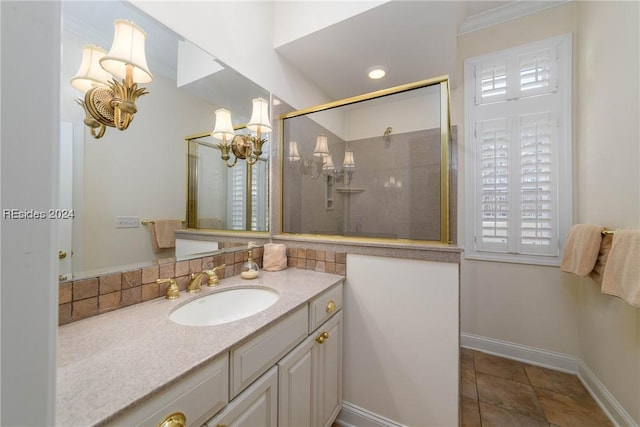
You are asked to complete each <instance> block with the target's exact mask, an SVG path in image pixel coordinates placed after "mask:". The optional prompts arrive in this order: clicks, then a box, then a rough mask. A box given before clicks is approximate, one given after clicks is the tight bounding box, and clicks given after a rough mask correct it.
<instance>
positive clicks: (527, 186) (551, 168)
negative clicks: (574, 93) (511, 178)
mask: <svg viewBox="0 0 640 427" xmlns="http://www.w3.org/2000/svg"><path fill="white" fill-rule="evenodd" d="M519 139H520V168H519V171H520V203H519V205H520V238H519V242H518V245H519V247H518V248H517V252H519V253H526V254H537V255H552V254H554V253H555V251H556V249H557V237H556V236H557V234H558V233H557V221H556V218H557V206H556V198H557V195H556V191H557V174H556V171H557V161H556V158H557V156H556V153H555V147H557V119H556V116H555V114H553V113H542V114H533V115H528V116H522V117H520V120H519Z"/></svg>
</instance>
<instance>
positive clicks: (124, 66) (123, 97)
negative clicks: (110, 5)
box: [71, 19, 153, 139]
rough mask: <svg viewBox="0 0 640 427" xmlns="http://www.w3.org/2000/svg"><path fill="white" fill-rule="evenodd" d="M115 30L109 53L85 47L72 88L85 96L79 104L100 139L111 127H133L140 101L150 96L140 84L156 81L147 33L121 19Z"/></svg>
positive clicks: (86, 122) (79, 100)
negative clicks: (132, 122) (147, 56)
mask: <svg viewBox="0 0 640 427" xmlns="http://www.w3.org/2000/svg"><path fill="white" fill-rule="evenodd" d="M114 27H115V32H114V37H113V43H112V45H111V49H110V50H109V51H108V52H106V51H105V50H104V49H102V48H100V47H98V46H94V45H86V46H84V47H83V51H82V63H81V64H80V69H79V70H78V72H77V73H76V75H75V76H74V77H73V78H72V79H71V85H72V86H73V87H75V88H76V89H78V90H80V91H81V92H83V93H84V100H82V99H78V100H76V101H77V102H78V103H79V104H80V105H82V107H83V108H84V111H85V114H86V117H85V119H84V123H85V125H87V126H88V127H89V128H90V130H91V136H93V137H94V138H96V139H98V138H102V136H104V133H105V131H106V127H107V126H109V127H114V128H116V129H118V130H125V129H127V128H128V127H129V124H130V123H131V121H132V120H133V116H134V114H135V113H136V112H137V111H138V109H137V107H136V100H137V99H138V98H139V97H140V96H142V95H145V94H147V93H149V92H147V90H146V88H144V87H140V88H138V84H140V83H150V82H151V81H152V80H153V76H152V75H151V72H150V71H149V67H148V66H147V59H146V55H145V47H144V44H145V39H146V33H145V32H144V30H143V29H142V28H140V27H139V26H137V25H136V24H134V23H133V22H131V21H128V20H125V19H117V20H116V21H115V22H114ZM117 79H121V81H118V80H117Z"/></svg>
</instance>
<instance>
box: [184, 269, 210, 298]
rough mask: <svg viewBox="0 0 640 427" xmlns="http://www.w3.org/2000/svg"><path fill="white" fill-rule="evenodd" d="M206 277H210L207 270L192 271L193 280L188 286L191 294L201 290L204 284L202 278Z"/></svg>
mask: <svg viewBox="0 0 640 427" xmlns="http://www.w3.org/2000/svg"><path fill="white" fill-rule="evenodd" d="M205 277H208V276H207V273H205V272H201V273H191V280H190V281H189V285H188V286H187V292H189V293H190V294H192V293H195V292H200V285H202V280H204V278H205Z"/></svg>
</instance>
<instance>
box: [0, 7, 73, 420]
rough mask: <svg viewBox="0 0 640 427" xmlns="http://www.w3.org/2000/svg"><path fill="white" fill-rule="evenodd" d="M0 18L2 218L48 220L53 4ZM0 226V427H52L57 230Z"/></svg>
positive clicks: (52, 176) (53, 136) (54, 126)
mask: <svg viewBox="0 0 640 427" xmlns="http://www.w3.org/2000/svg"><path fill="white" fill-rule="evenodd" d="M0 10H1V22H2V24H1V31H2V36H1V37H0V39H1V42H2V49H1V50H2V68H1V73H2V82H1V92H2V102H1V104H2V116H1V117H2V118H1V121H2V125H1V126H0V128H1V138H2V146H1V158H2V163H1V167H2V178H1V179H2V183H1V185H2V190H1V192H0V194H1V195H2V200H1V204H2V209H20V210H24V209H28V210H31V209H33V210H36V211H45V212H46V211H47V210H48V209H50V208H55V207H56V203H57V196H58V195H57V185H58V184H57V183H58V167H57V159H58V139H59V125H60V116H59V107H58V105H59V81H58V78H59V74H58V73H57V72H56V71H55V70H58V69H59V67H60V4H59V3H56V2H48V1H47V2H7V1H3V2H1V3H0ZM26 52H28V54H26ZM43 71H45V72H43ZM1 224H2V249H1V252H2V272H1V280H2V302H1V307H0V312H1V328H2V330H1V333H0V335H1V336H2V353H1V358H2V364H1V365H2V368H1V375H0V376H1V378H2V396H1V408H2V410H1V415H2V416H1V418H0V424H1V425H3V426H10V425H28V426H44V425H48V426H50V425H54V412H55V411H54V409H55V408H54V406H55V337H56V327H57V324H58V322H57V318H58V287H57V263H58V260H57V226H56V223H55V221H49V220H18V219H16V220H10V219H3V220H2V222H1Z"/></svg>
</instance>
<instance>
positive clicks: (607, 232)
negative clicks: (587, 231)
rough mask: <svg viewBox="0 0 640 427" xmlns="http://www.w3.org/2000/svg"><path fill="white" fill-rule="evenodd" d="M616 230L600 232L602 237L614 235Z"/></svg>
mask: <svg viewBox="0 0 640 427" xmlns="http://www.w3.org/2000/svg"><path fill="white" fill-rule="evenodd" d="M616 231H617V230H602V235H603V236H604V235H606V234H614V233H615V232H616Z"/></svg>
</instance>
